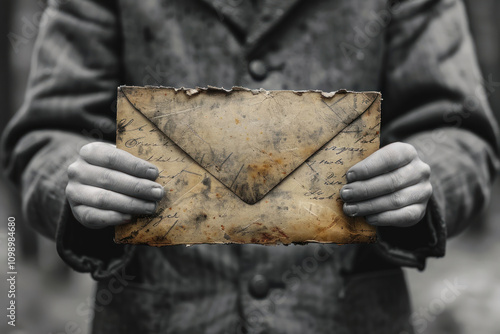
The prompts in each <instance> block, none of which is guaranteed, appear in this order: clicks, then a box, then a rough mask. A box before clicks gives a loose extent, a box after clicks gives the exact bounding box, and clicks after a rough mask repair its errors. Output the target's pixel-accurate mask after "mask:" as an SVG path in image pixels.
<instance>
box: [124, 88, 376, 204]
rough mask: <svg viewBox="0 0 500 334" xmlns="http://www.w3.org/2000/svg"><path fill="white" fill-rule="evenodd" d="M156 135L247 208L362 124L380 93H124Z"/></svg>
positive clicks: (153, 90) (136, 90) (208, 90)
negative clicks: (340, 135) (342, 134)
mask: <svg viewBox="0 0 500 334" xmlns="http://www.w3.org/2000/svg"><path fill="white" fill-rule="evenodd" d="M120 89H121V91H122V92H123V93H124V96H125V97H126V98H127V99H128V101H129V102H130V103H131V104H132V105H133V106H134V108H136V109H137V110H138V111H140V112H141V113H142V114H143V115H144V116H146V117H147V118H148V119H149V120H150V121H151V122H152V123H153V124H155V125H156V126H157V127H158V129H159V130H160V131H162V132H163V133H164V134H165V135H166V136H167V137H168V138H170V140H172V141H173V142H174V143H175V144H177V145H178V146H179V147H180V148H181V149H182V150H183V151H185V152H186V153H187V154H188V155H189V156H191V157H192V158H193V160H195V161H196V162H197V163H198V164H199V165H200V166H202V167H203V168H205V169H206V170H207V171H208V172H209V173H210V174H212V175H213V176H214V177H215V178H217V179H218V180H219V181H220V182H222V183H223V184H224V185H225V186H226V187H227V188H229V189H230V190H231V191H232V192H234V193H235V194H236V195H237V196H238V197H239V198H241V199H242V200H243V201H245V202H246V203H248V204H254V203H256V202H258V201H259V200H260V199H262V198H263V197H264V196H265V195H266V194H267V193H268V192H269V191H270V190H271V189H272V188H273V187H275V186H276V185H277V184H278V183H280V182H281V181H282V180H283V179H284V178H285V177H287V176H288V175H289V174H290V173H291V172H293V171H294V170H295V169H296V168H297V167H299V166H300V165H301V164H303V163H304V162H305V161H306V160H307V159H308V158H309V157H310V156H311V155H312V154H314V153H315V152H316V151H318V150H319V149H320V148H321V147H322V146H323V145H324V144H326V143H327V142H329V141H330V140H331V139H333V138H334V137H335V136H336V135H337V134H338V133H339V132H340V131H342V130H343V129H344V128H345V127H346V126H347V125H349V124H350V123H351V122H352V121H354V120H355V119H356V118H357V117H359V116H360V115H361V114H362V113H363V112H364V111H365V110H366V109H368V108H369V107H370V106H371V104H372V103H373V102H374V101H375V100H376V99H377V98H378V97H379V93H375V92H373V93H371V92H370V93H366V92H365V93H353V92H346V91H339V92H336V93H322V92H320V91H299V92H296V91H265V90H262V89H261V90H249V89H243V88H237V87H235V88H233V89H231V90H225V89H220V88H214V87H209V88H197V89H184V88H182V89H175V88H167V87H125V86H124V87H121V88H120Z"/></svg>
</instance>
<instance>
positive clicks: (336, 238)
mask: <svg viewBox="0 0 500 334" xmlns="http://www.w3.org/2000/svg"><path fill="white" fill-rule="evenodd" d="M380 100H381V95H380V93H378V92H359V93H358V92H349V91H345V90H341V91H337V92H332V93H324V92H321V91H266V90H263V89H259V90H251V89H247V88H243V87H233V88H232V89H229V90H228V89H224V88H217V87H206V88H200V87H197V88H194V89H191V88H168V87H128V86H122V87H119V88H118V113H117V147H119V148H121V149H124V150H126V151H128V152H130V153H132V154H134V155H136V156H139V157H141V158H143V159H145V160H148V161H150V162H151V163H153V164H155V165H157V166H158V168H159V169H160V171H161V173H160V177H159V179H158V180H157V182H159V183H161V184H163V185H164V187H165V190H166V196H165V198H164V199H163V200H162V201H161V202H160V203H159V205H158V210H157V213H156V214H155V215H153V216H149V217H137V218H136V219H135V221H134V222H133V223H131V224H127V225H124V226H121V227H117V228H116V236H115V241H116V242H119V243H145V244H149V245H154V246H163V245H170V244H196V243H262V244H276V243H283V244H289V243H304V242H336V243H357V242H374V241H375V238H376V231H375V228H373V227H372V226H370V225H368V224H366V222H365V221H364V219H363V218H356V219H354V218H350V217H347V216H345V215H343V212H342V202H341V199H340V196H339V195H338V192H339V190H340V188H341V186H342V185H343V184H345V172H346V171H347V169H348V168H349V167H350V166H352V165H353V164H355V163H356V162H358V161H360V160H362V159H363V158H364V157H366V156H368V155H369V154H371V153H373V152H374V151H375V150H376V149H378V146H379V127H380Z"/></svg>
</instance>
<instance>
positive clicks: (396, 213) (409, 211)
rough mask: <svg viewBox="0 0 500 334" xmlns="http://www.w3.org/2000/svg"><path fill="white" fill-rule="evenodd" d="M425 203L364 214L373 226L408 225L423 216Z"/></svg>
mask: <svg viewBox="0 0 500 334" xmlns="http://www.w3.org/2000/svg"><path fill="white" fill-rule="evenodd" d="M425 209H426V205H425V204H423V203H419V204H413V205H409V206H405V207H404V208H400V209H396V210H391V211H385V212H380V213H376V214H373V215H368V216H366V217H365V218H366V222H367V223H368V224H371V225H375V226H399V227H408V226H413V225H415V224H417V223H418V222H419V221H421V220H422V218H424V216H425Z"/></svg>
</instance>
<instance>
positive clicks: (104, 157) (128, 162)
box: [80, 142, 158, 180]
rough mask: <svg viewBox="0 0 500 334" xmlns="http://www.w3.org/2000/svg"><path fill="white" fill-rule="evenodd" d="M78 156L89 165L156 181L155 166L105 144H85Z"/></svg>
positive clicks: (156, 172)
mask: <svg viewBox="0 0 500 334" xmlns="http://www.w3.org/2000/svg"><path fill="white" fill-rule="evenodd" d="M80 156H81V157H82V158H83V159H84V160H85V161H86V162H88V163H89V164H92V165H95V166H100V167H104V168H110V169H114V170H118V171H120V172H123V173H126V174H129V175H132V176H136V177H141V178H145V179H150V180H156V178H157V177H158V168H156V166H155V165H153V164H152V163H149V162H147V161H145V160H143V159H140V158H137V157H135V156H133V155H132V154H130V153H128V152H125V151H122V150H120V149H118V148H116V147H114V146H113V145H109V144H107V143H99V142H96V143H90V144H87V145H85V146H83V147H82V148H81V150H80Z"/></svg>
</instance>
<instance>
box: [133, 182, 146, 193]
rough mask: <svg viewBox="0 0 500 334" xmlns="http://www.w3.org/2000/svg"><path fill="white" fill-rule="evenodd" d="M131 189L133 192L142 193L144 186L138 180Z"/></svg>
mask: <svg viewBox="0 0 500 334" xmlns="http://www.w3.org/2000/svg"><path fill="white" fill-rule="evenodd" d="M132 191H133V193H134V194H141V193H143V192H144V186H143V184H142V182H140V181H137V182H135V184H134V185H133V187H132Z"/></svg>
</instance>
